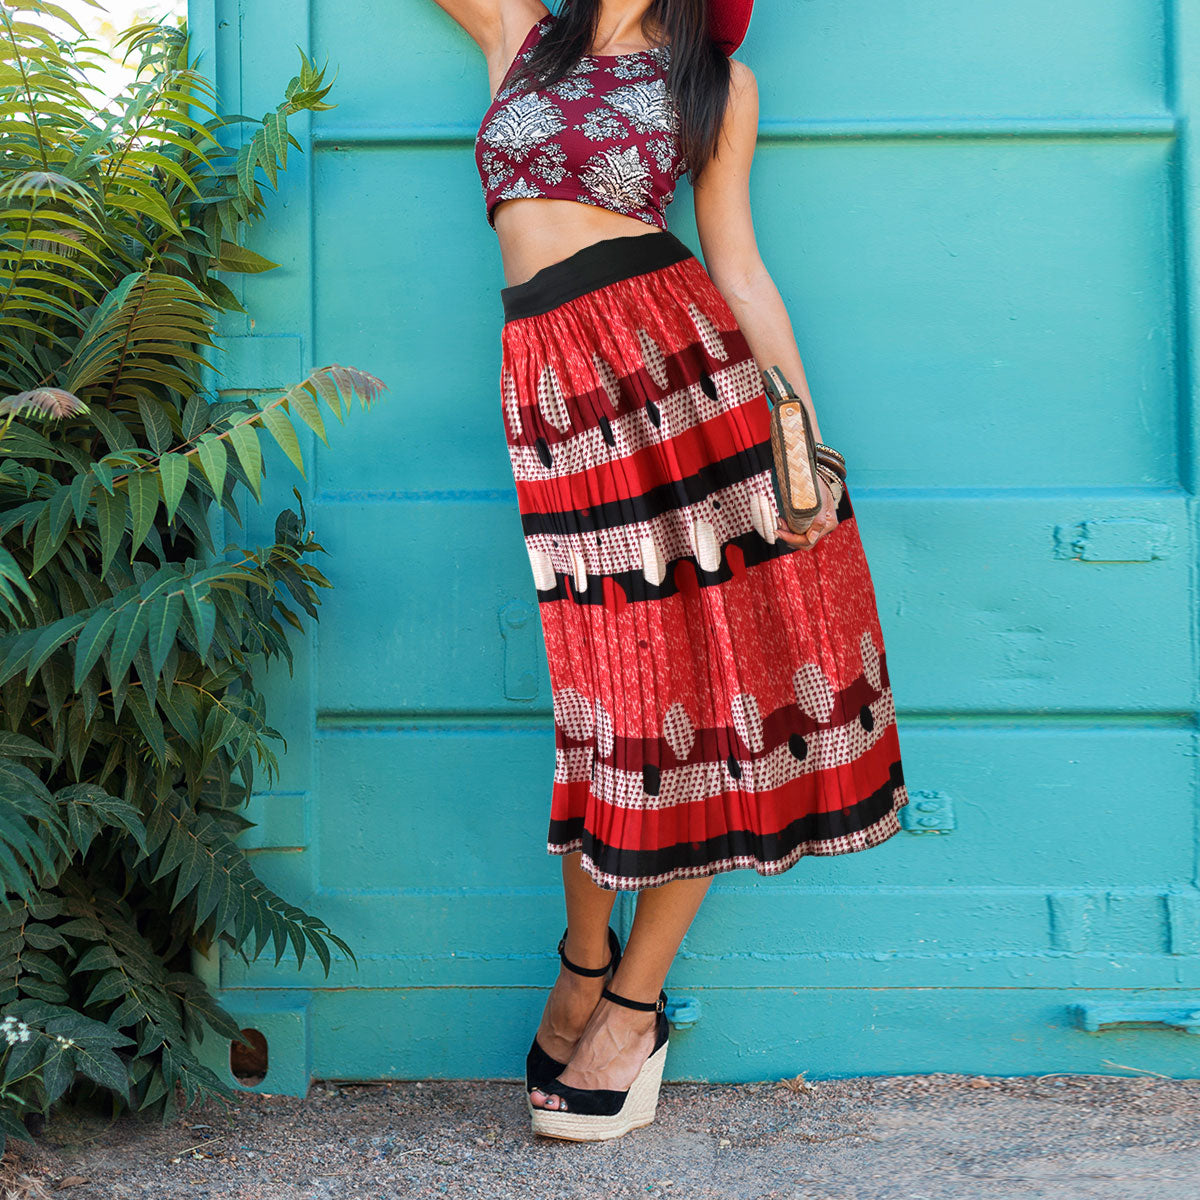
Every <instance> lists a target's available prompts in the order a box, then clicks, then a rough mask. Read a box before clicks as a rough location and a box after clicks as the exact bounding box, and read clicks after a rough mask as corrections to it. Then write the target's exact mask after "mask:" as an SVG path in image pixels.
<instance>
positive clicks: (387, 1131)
mask: <svg viewBox="0 0 1200 1200" xmlns="http://www.w3.org/2000/svg"><path fill="white" fill-rule="evenodd" d="M1198 1118H1200V1080H1171V1079H1163V1078H1159V1077H1154V1078H1150V1077H1146V1076H1142V1077H1135V1078H1123V1077H1115V1076H1105V1075H1053V1076H1042V1077H1015V1078H1002V1077H973V1078H972V1077H967V1076H962V1075H922V1076H873V1077H869V1078H856V1079H838V1080H819V1081H814V1082H812V1083H807V1082H806V1081H805V1080H804V1078H803V1077H802V1076H801V1077H797V1078H796V1079H794V1080H781V1081H770V1082H764V1083H753V1084H741V1085H733V1084H723V1085H712V1084H684V1083H672V1084H664V1085H663V1090H662V1095H661V1098H660V1100H659V1108H658V1117H657V1119H656V1120H655V1122H654V1124H653V1125H651V1126H649V1127H648V1128H646V1129H641V1130H637V1131H635V1132H633V1133H630V1134H628V1135H626V1136H625V1137H624V1138H622V1139H618V1140H616V1141H612V1142H608V1143H601V1144H595V1145H584V1144H576V1143H567V1142H557V1141H553V1140H549V1139H543V1138H538V1137H534V1136H533V1135H532V1134H531V1133H530V1130H529V1121H528V1117H527V1115H526V1111H525V1107H524V1097H523V1095H522V1092H521V1087H520V1085H519V1084H516V1083H503V1082H486V1081H484V1082H465V1083H464V1082H454V1081H450V1082H446V1081H442V1082H428V1081H426V1082H401V1083H380V1084H341V1085H339V1084H337V1083H332V1082H330V1083H318V1084H314V1086H313V1087H312V1089H311V1090H310V1092H309V1094H308V1096H307V1097H306V1098H305V1099H303V1100H301V1099H296V1098H293V1097H286V1096H267V1095H259V1094H256V1093H251V1092H240V1093H238V1103H237V1104H236V1105H235V1106H234V1107H232V1108H230V1109H226V1108H225V1107H223V1106H222V1105H220V1104H216V1103H211V1102H210V1103H209V1104H207V1105H205V1106H203V1107H201V1108H194V1109H192V1110H191V1111H190V1112H188V1113H186V1114H184V1115H183V1116H182V1117H181V1118H180V1120H179V1121H178V1122H176V1123H175V1124H172V1125H169V1126H167V1127H165V1128H164V1127H162V1126H161V1125H159V1124H158V1123H157V1122H155V1121H146V1120H145V1119H138V1118H132V1117H122V1118H119V1119H118V1120H116V1121H115V1122H113V1121H112V1120H110V1119H107V1118H105V1117H102V1116H100V1115H97V1114H92V1113H86V1112H81V1111H79V1110H72V1111H67V1112H64V1113H63V1114H62V1115H61V1116H59V1117H58V1118H56V1119H55V1120H54V1121H52V1122H51V1124H50V1125H49V1126H48V1128H47V1129H46V1131H45V1133H44V1134H43V1135H42V1136H41V1137H40V1138H39V1139H38V1141H37V1143H36V1144H35V1147H34V1148H33V1149H29V1148H27V1147H25V1146H23V1145H21V1144H20V1143H12V1145H14V1146H15V1147H16V1150H15V1151H14V1152H13V1153H11V1154H10V1155H9V1157H8V1159H6V1160H5V1165H6V1167H7V1171H8V1174H9V1179H10V1187H9V1189H8V1191H7V1193H6V1196H7V1197H20V1198H21V1200H26V1198H28V1200H34V1198H37V1197H41V1196H54V1197H68V1198H69V1200H134V1198H147V1200H149V1198H153V1200H173V1198H174V1197H188V1198H190V1200H209V1198H216V1197H229V1198H231V1200H300V1198H301V1197H303V1198H304V1200H352V1198H354V1200H393V1198H395V1200H401V1198H403V1200H417V1198H419V1197H454V1198H458V1197H461V1198H463V1200H467V1198H475V1197H486V1198H487V1200H509V1198H512V1200H518V1198H519V1200H560V1198H564V1197H584V1196H587V1197H603V1198H604V1200H630V1198H632V1197H634V1196H637V1197H642V1198H645V1197H675V1198H679V1200H710V1198H712V1200H715V1198H717V1197H720V1200H785V1198H786V1200H1008V1198H1012V1200H1017V1198H1018V1197H1019V1198H1020V1200H1197V1196H1198V1194H1200V1119H1198ZM14 1177H15V1178H14Z"/></svg>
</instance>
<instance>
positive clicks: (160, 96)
mask: <svg viewBox="0 0 1200 1200" xmlns="http://www.w3.org/2000/svg"><path fill="white" fill-rule="evenodd" d="M60 22H65V23H66V25H62V26H61V28H63V29H66V27H67V26H71V27H72V28H71V31H70V32H69V33H61V34H60V33H55V32H53V30H54V29H55V27H56V25H57V23H60ZM122 41H123V43H124V44H125V46H126V56H127V58H128V57H129V56H133V58H134V60H135V62H136V64H137V70H136V77H135V79H134V81H133V83H132V84H131V85H130V86H129V88H128V89H127V90H126V91H125V92H124V93H123V94H122V95H121V96H119V97H118V98H117V99H116V100H114V101H109V102H108V103H107V104H104V105H102V106H97V103H96V101H95V99H94V98H93V97H94V90H93V89H91V88H90V87H89V84H88V72H89V71H90V70H92V69H93V67H94V66H95V64H96V63H97V62H98V61H99V60H100V58H101V53H100V51H99V50H98V49H97V48H96V46H95V45H93V44H92V43H91V42H89V41H88V40H87V38H86V35H85V32H84V30H83V29H82V28H80V27H79V26H78V25H77V24H76V23H75V21H74V19H73V18H72V17H71V16H70V15H69V14H68V13H66V12H65V11H64V10H62V9H61V8H59V7H58V6H56V5H53V4H50V3H41V2H38V0H7V2H6V3H5V4H3V5H0V48H2V50H3V53H2V54H0V418H2V422H3V423H2V425H0V893H2V897H3V904H2V905H0V1149H2V1148H3V1139H4V1137H5V1136H7V1135H14V1136H24V1134H25V1123H24V1118H25V1117H26V1116H27V1115H28V1114H30V1113H31V1112H40V1113H42V1114H43V1115H45V1114H47V1113H48V1112H49V1110H50V1107H51V1106H52V1105H53V1104H54V1103H55V1102H56V1101H57V1100H58V1099H59V1098H60V1097H62V1096H63V1095H64V1094H65V1093H67V1092H68V1090H70V1089H73V1088H74V1089H77V1090H78V1091H80V1092H81V1093H86V1092H88V1091H89V1090H90V1091H92V1092H96V1091H99V1092H100V1093H104V1092H108V1093H111V1094H112V1096H113V1097H116V1098H117V1099H116V1100H115V1101H114V1103H116V1104H118V1105H128V1106H130V1107H131V1108H133V1109H136V1110H146V1111H147V1112H158V1113H161V1115H162V1118H163V1120H164V1121H165V1120H167V1119H168V1118H169V1117H170V1116H172V1115H174V1114H175V1113H177V1112H178V1111H179V1109H180V1105H181V1103H182V1102H186V1103H187V1104H191V1103H192V1102H193V1101H195V1100H196V1099H197V1098H202V1097H204V1096H208V1095H213V1096H221V1097H228V1096H229V1095H230V1094H231V1093H230V1091H229V1089H228V1088H227V1087H226V1085H225V1084H224V1082H223V1081H222V1080H220V1079H219V1078H218V1077H217V1076H216V1075H215V1074H214V1073H213V1072H211V1071H210V1070H208V1069H207V1068H206V1067H205V1066H204V1065H203V1064H202V1063H201V1062H200V1061H199V1060H198V1059H197V1057H196V1055H195V1053H194V1051H193V1048H194V1045H195V1043H196V1042H198V1041H199V1040H200V1039H202V1038H203V1036H204V1034H205V1031H206V1030H210V1031H214V1032H215V1033H216V1034H217V1035H218V1036H220V1037H223V1038H238V1037H239V1031H238V1029H237V1027H236V1024H235V1023H234V1021H233V1020H232V1018H231V1017H230V1016H229V1015H228V1014H227V1013H225V1012H224V1011H222V1010H221V1008H220V1007H219V1006H218V1005H217V1004H216V1003H215V1001H214V1000H213V998H212V997H211V996H210V995H209V994H208V993H207V991H206V989H205V987H204V986H203V984H202V983H201V982H200V981H199V980H198V979H197V978H196V977H195V976H194V975H193V974H192V973H191V971H190V965H191V954H192V951H193V949H199V950H200V951H202V952H208V951H209V950H210V949H211V948H212V947H213V946H215V945H216V944H218V943H224V944H226V945H227V946H229V947H231V948H233V950H234V952H236V953H238V954H240V955H241V956H242V957H243V958H244V959H246V960H247V961H250V959H251V958H252V957H257V956H258V955H260V954H261V953H262V952H263V951H264V950H266V949H268V948H273V949H274V953H275V961H276V963H277V964H278V963H279V962H280V961H281V959H282V957H283V955H284V954H285V953H286V952H287V950H288V948H289V947H290V948H291V950H292V952H293V954H294V956H295V959H296V961H297V963H298V964H302V963H303V961H304V958H305V955H306V953H307V952H308V951H310V950H311V952H312V953H314V954H315V955H316V956H317V957H318V959H319V960H320V962H321V963H322V965H323V966H324V968H325V971H326V973H327V974H328V971H329V968H330V963H331V954H330V947H331V946H334V947H337V948H338V949H340V950H341V951H343V952H345V954H347V955H349V957H350V958H351V959H353V954H352V952H351V950H350V948H349V946H347V944H346V943H345V942H344V941H343V940H342V939H340V938H339V937H337V936H336V935H335V934H334V933H333V932H332V931H331V930H330V929H329V928H328V927H327V926H326V925H325V924H324V922H322V921H320V920H319V919H317V918H316V917H313V916H311V915H309V914H307V913H305V912H303V911H302V910H300V909H299V908H297V907H295V906H294V905H292V904H289V903H288V902H287V901H286V900H284V899H283V898H282V897H281V896H279V895H277V894H276V893H274V892H273V891H272V890H271V889H270V888H268V887H267V886H266V885H265V884H264V883H263V882H262V881H261V880H260V879H258V877H257V876H256V875H255V873H254V871H253V870H252V868H251V865H250V863H249V861H248V860H247V858H246V856H245V855H244V854H243V853H242V851H241V850H240V848H239V847H238V845H237V844H236V841H235V839H236V837H237V835H238V833H239V832H240V831H242V830H243V829H245V828H246V827H248V826H249V825H250V824H251V822H250V821H249V820H248V819H247V818H245V817H244V816H243V815H241V814H240V813H239V811H238V810H239V809H240V808H241V807H242V806H243V805H244V804H245V801H246V800H247V799H248V797H249V795H250V793H251V791H252V789H253V786H254V780H255V769H256V766H257V767H259V768H261V769H263V770H265V772H266V775H267V778H268V779H271V778H273V777H274V772H275V771H276V769H277V768H278V761H277V759H276V758H275V756H274V754H273V752H272V749H271V746H270V741H271V740H279V738H280V735H279V733H278V732H277V731H276V730H274V729H272V728H271V727H270V725H269V724H268V723H267V714H266V711H265V706H264V700H263V696H262V695H261V693H260V692H259V691H257V690H256V689H255V686H254V682H255V673H256V671H259V670H261V668H262V666H263V664H264V663H265V662H266V661H267V660H268V659H270V658H271V657H272V656H277V655H278V656H283V657H284V658H285V659H286V660H287V662H288V665H289V670H290V669H291V664H292V658H291V652H290V649H289V645H288V636H287V635H288V630H287V626H289V625H290V626H292V627H294V628H296V629H301V630H302V629H303V625H302V623H301V617H300V615H299V614H300V613H305V614H307V615H308V616H309V617H312V618H314V619H315V618H316V617H317V615H318V613H317V607H318V604H319V601H318V598H317V591H316V589H318V588H321V587H328V586H330V585H329V582H328V580H327V579H326V578H325V577H324V576H323V575H322V574H321V572H320V571H319V570H318V569H317V568H316V567H315V566H314V565H313V564H312V563H311V562H310V561H309V559H310V558H311V556H312V555H314V554H316V553H318V552H322V547H321V546H320V545H319V544H318V543H317V542H316V541H314V540H313V534H312V531H311V530H306V528H305V524H306V521H305V513H304V508H303V503H302V502H301V500H300V494H299V492H295V495H296V498H297V501H298V505H299V511H298V512H296V511H293V510H291V509H285V510H284V511H283V512H282V513H280V515H279V517H278V519H277V520H276V522H275V529H274V536H275V541H274V543H273V544H271V545H269V546H267V547H258V548H254V549H248V548H242V547H239V546H236V545H232V544H231V545H226V546H223V547H221V548H220V550H218V548H217V547H216V546H215V545H214V542H213V533H212V530H213V527H214V521H213V518H214V517H216V518H217V522H216V523H217V524H218V525H219V524H220V519H221V510H224V511H225V512H227V513H228V514H230V515H231V516H232V517H233V518H234V519H235V520H237V521H238V523H239V525H240V523H241V518H240V515H239V512H238V506H237V499H238V497H239V496H240V495H241V494H242V492H243V489H245V490H247V491H249V493H250V494H251V495H252V496H253V497H254V498H255V500H258V501H261V499H262V490H261V489H262V479H263V466H264V457H263V451H262V445H261V438H262V436H263V434H264V433H265V434H269V435H270V437H271V438H272V439H273V440H274V442H275V443H276V444H278V446H279V447H280V448H281V449H282V450H283V452H284V453H285V454H286V455H287V457H288V458H290V459H291V461H292V462H294V463H295V464H296V466H297V467H298V468H299V469H300V470H301V472H303V470H304V463H303V455H302V453H301V449H300V441H299V438H298V437H297V428H298V427H299V425H300V424H303V425H304V426H307V427H308V428H310V429H312V430H314V431H315V433H316V434H317V435H318V436H320V437H321V438H322V439H323V440H326V441H327V438H326V432H325V427H324V423H323V418H322V413H323V412H332V413H333V414H334V415H335V416H336V417H337V419H338V420H339V421H341V420H343V419H344V415H345V414H346V413H348V412H349V410H350V408H351V407H352V405H353V401H354V399H355V398H356V397H357V399H358V400H359V402H360V403H361V405H362V406H363V407H364V408H367V407H369V406H370V404H371V402H372V401H373V400H374V399H375V397H376V396H377V394H378V393H379V391H380V390H381V389H382V388H383V385H382V383H381V382H380V381H379V380H378V379H375V378H374V377H373V376H371V375H368V374H367V373H366V372H363V371H360V370H356V369H353V368H349V367H341V366H338V365H336V364H335V365H332V366H328V367H325V368H321V369H319V370H316V371H313V372H312V373H311V374H310V375H309V376H308V377H307V378H306V379H304V380H302V381H300V382H298V383H296V385H295V386H293V387H291V388H289V389H287V390H286V391H282V392H278V393H270V394H251V395H238V396H237V397H236V398H234V399H223V398H219V397H216V396H212V395H208V394H206V393H205V391H204V390H203V387H202V382H203V380H204V378H205V365H206V364H212V363H214V362H215V360H216V359H217V358H219V355H218V354H217V352H216V351H217V347H218V343H217V342H216V341H215V339H214V334H215V330H216V327H217V326H216V322H217V320H218V318H219V317H220V316H221V314H222V313H224V312H244V310H243V309H242V306H241V304H240V303H239V302H238V300H237V298H236V297H235V295H234V293H233V292H232V291H231V290H230V288H229V287H228V286H227V285H226V284H225V283H224V282H222V280H221V279H220V278H219V277H218V273H229V272H257V271H262V270H268V269H270V268H271V267H273V266H274V265H275V264H273V263H270V262H268V261H267V260H266V259H264V258H262V257H261V256H259V255H257V254H255V253H254V252H253V251H251V250H249V249H247V248H246V247H244V246H243V245H241V244H240V243H239V241H238V235H239V232H240V231H241V230H242V229H243V228H244V227H245V226H246V225H247V223H249V222H251V221H254V220H256V219H258V218H259V217H261V216H262V214H263V211H264V204H265V197H264V194H263V186H265V183H264V184H263V185H262V186H260V181H259V175H260V173H261V175H262V176H265V180H267V181H269V182H270V183H271V184H274V183H275V182H276V180H277V176H278V172H279V170H280V169H282V168H283V167H285V166H286V163H287V155H288V150H289V147H295V148H297V149H299V143H298V142H297V141H296V139H295V138H294V137H293V136H292V135H291V134H290V133H289V132H288V120H289V118H290V117H292V116H294V115H295V114H296V113H299V112H302V111H304V110H317V109H324V108H329V107H331V106H330V105H328V104H326V103H325V101H324V97H325V95H326V94H327V92H328V90H329V89H328V86H327V85H326V84H325V83H324V73H323V71H322V70H318V69H317V68H316V66H315V65H314V63H312V62H311V61H310V60H309V59H307V58H306V57H305V56H304V55H303V54H301V64H300V70H299V74H298V75H296V77H295V78H293V79H292V80H291V82H290V83H289V84H288V85H287V88H286V92H285V98H284V99H283V101H282V102H281V103H280V104H279V106H278V107H277V108H276V109H275V110H274V111H273V112H270V113H267V114H266V116H265V117H263V119H262V120H261V121H251V120H250V119H249V118H245V117H237V118H231V119H229V120H223V119H222V118H220V117H219V116H218V115H217V113H216V112H215V111H214V108H213V107H210V102H212V103H215V97H214V94H213V90H212V87H211V85H210V84H209V83H208V82H207V81H206V80H205V79H204V77H203V76H202V75H201V74H199V72H198V71H197V70H196V69H195V66H194V64H189V60H188V56H187V34H186V28H185V27H182V26H179V27H171V26H168V25H165V24H163V25H139V26H137V27H135V28H133V29H131V30H129V31H127V32H126V33H125V34H124V35H123V39H122ZM231 132H234V133H241V134H243V135H244V134H249V136H242V137H232V136H230V134H231ZM216 365H217V366H218V367H219V363H216Z"/></svg>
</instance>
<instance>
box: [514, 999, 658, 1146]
mask: <svg viewBox="0 0 1200 1200" xmlns="http://www.w3.org/2000/svg"><path fill="white" fill-rule="evenodd" d="M602 995H603V996H604V999H606V1000H611V1001H613V1003H615V1004H623V1005H625V1007H626V1008H636V1009H638V1010H639V1011H641V1012H653V1013H657V1014H658V1017H657V1019H656V1021H655V1026H654V1049H653V1050H652V1051H651V1052H650V1057H649V1058H647V1059H646V1061H645V1062H644V1063H643V1064H642V1069H641V1070H640V1071H639V1072H638V1075H637V1078H636V1079H635V1080H634V1081H633V1083H631V1084H630V1085H629V1087H628V1088H626V1090H625V1091H623V1092H618V1091H614V1090H612V1089H609V1088H577V1087H571V1086H570V1084H566V1083H559V1082H558V1081H557V1080H555V1081H554V1082H552V1083H551V1084H549V1085H548V1086H547V1087H542V1088H539V1091H542V1092H544V1093H545V1094H546V1096H547V1097H549V1096H557V1097H558V1103H559V1107H558V1108H538V1107H536V1106H534V1105H532V1102H531V1107H533V1132H534V1133H540V1134H543V1135H545V1136H546V1137H556V1138H565V1139H567V1140H568V1141H572V1142H601V1141H606V1140H607V1139H608V1138H615V1137H620V1136H621V1135H622V1134H623V1133H628V1132H629V1131H630V1130H631V1129H641V1128H642V1127H643V1126H644V1125H649V1124H650V1122H651V1121H653V1120H654V1114H655V1111H656V1110H657V1108H658V1093H659V1088H660V1085H661V1084H662V1073H663V1065H664V1064H665V1063H666V1061H667V1040H668V1038H669V1036H670V1032H671V1027H670V1025H669V1024H668V1022H667V1014H666V1012H665V1011H664V1009H665V1008H666V1006H667V993H666V992H659V994H658V1000H657V1001H656V1002H655V1003H653V1004H650V1003H647V1002H646V1001H644V1000H630V999H628V998H626V997H625V996H618V995H617V993H616V992H613V991H610V990H609V989H608V988H605V989H604V991H603V993H602Z"/></svg>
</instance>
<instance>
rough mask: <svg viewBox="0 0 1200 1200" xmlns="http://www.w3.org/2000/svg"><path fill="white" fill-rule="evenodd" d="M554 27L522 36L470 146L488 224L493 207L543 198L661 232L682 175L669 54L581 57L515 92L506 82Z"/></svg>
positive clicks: (542, 24) (545, 25)
mask: <svg viewBox="0 0 1200 1200" xmlns="http://www.w3.org/2000/svg"><path fill="white" fill-rule="evenodd" d="M554 20H555V16H554V14H553V13H547V14H546V16H544V17H542V19H541V20H539V21H538V22H537V23H536V24H535V25H534V26H533V28H532V29H530V31H529V33H528V34H527V35H526V37H525V41H524V42H523V43H522V44H521V47H520V49H519V50H518V51H517V54H516V56H515V58H514V59H513V63H512V65H511V66H510V67H509V69H508V72H507V74H506V75H505V77H504V80H503V82H502V83H501V84H500V90H499V91H498V92H497V93H496V97H495V99H494V100H493V101H492V103H491V105H490V106H489V108H488V110H487V112H485V113H484V115H483V120H482V122H481V123H480V126H479V132H478V134H477V136H476V138H475V163H476V166H477V167H478V168H479V178H480V182H481V183H482V185H483V195H484V201H485V203H486V205H487V219H488V224H489V225H491V226H492V228H493V229H494V228H495V219H494V212H495V208H496V205H497V204H499V203H500V201H502V200H510V199H515V198H517V197H525V196H530V197H537V196H542V197H549V198H554V199H561V200H577V201H580V202H581V203H584V204H595V205H598V206H599V207H601V208H608V209H611V210H612V211H613V212H619V213H623V214H625V215H626V216H630V217H636V218H638V219H639V220H641V221H646V222H647V223H649V224H651V225H657V226H658V227H659V228H660V229H666V227H667V219H666V216H665V214H664V210H665V209H666V207H667V205H668V204H669V203H670V202H671V198H672V196H673V195H674V194H675V185H676V183H677V182H678V181H679V177H680V176H681V175H682V174H683V173H684V172H685V171H686V170H687V164H686V162H685V161H684V157H683V152H682V149H681V147H680V136H679V134H680V119H679V112H678V109H677V108H676V107H675V104H674V102H673V101H672V99H671V96H670V93H669V91H668V89H667V79H666V72H667V66H668V62H669V56H670V47H669V46H657V47H652V48H651V49H648V50H637V51H635V52H634V53H632V54H615V55H614V54H610V55H603V54H585V55H584V56H583V58H581V59H580V61H579V63H578V64H577V65H576V67H575V69H574V70H573V71H572V72H571V73H570V74H569V75H567V76H566V78H564V79H562V80H560V81H559V82H558V83H556V84H552V85H551V86H550V87H547V88H540V89H537V90H534V91H525V90H520V89H518V88H517V87H516V86H515V85H514V84H510V83H509V79H510V78H511V77H512V75H513V74H514V73H515V71H516V69H517V65H518V64H519V63H523V62H525V61H526V60H527V59H528V58H529V56H530V55H531V54H532V53H533V50H534V47H535V46H536V45H537V44H538V42H539V41H540V40H541V37H542V34H543V33H545V31H546V30H547V29H549V27H550V24H551V22H552V21H554Z"/></svg>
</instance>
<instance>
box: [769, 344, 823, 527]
mask: <svg viewBox="0 0 1200 1200" xmlns="http://www.w3.org/2000/svg"><path fill="white" fill-rule="evenodd" d="M762 377H763V387H764V389H765V391H766V393H767V395H768V396H769V397H770V400H771V455H772V458H773V459H774V461H775V470H774V483H775V499H776V502H777V503H778V505H779V515H780V516H781V517H783V521H784V524H785V525H787V527H788V528H789V529H790V530H791V531H792V532H793V533H804V532H805V531H806V530H807V529H808V527H809V526H810V525H811V524H812V523H813V521H814V519H815V518H816V516H817V514H818V513H819V512H820V511H821V490H820V488H819V487H818V485H817V440H816V438H814V437H813V433H812V422H811V421H810V420H809V418H808V409H807V408H805V406H804V405H803V403H801V401H800V400H799V399H797V398H796V393H795V392H794V391H793V390H792V385H791V384H790V383H788V381H787V377H786V376H785V375H784V373H783V372H782V371H781V370H780V369H779V368H778V367H768V368H767V369H766V370H765V371H763V373H762Z"/></svg>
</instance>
